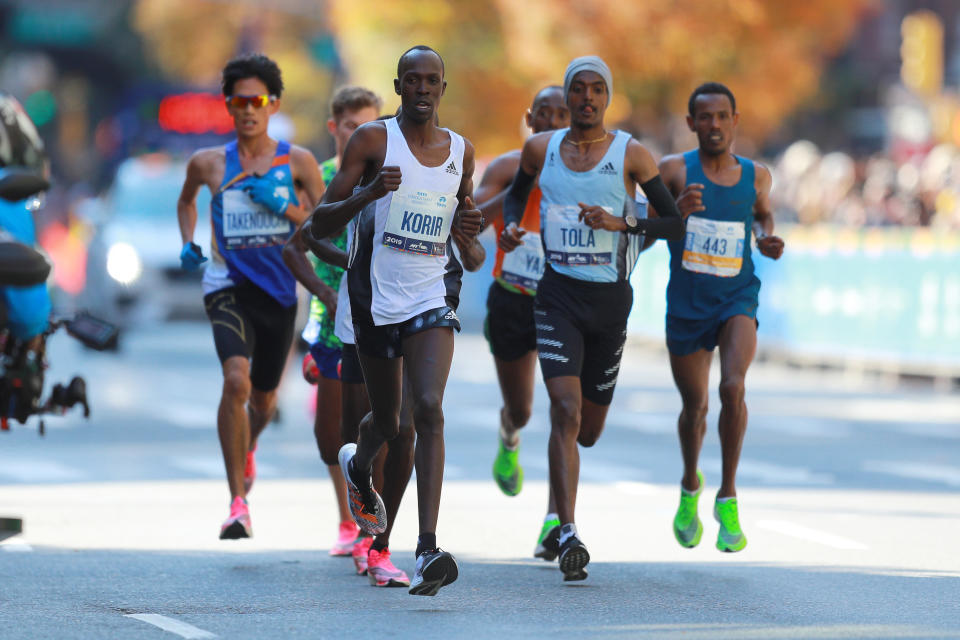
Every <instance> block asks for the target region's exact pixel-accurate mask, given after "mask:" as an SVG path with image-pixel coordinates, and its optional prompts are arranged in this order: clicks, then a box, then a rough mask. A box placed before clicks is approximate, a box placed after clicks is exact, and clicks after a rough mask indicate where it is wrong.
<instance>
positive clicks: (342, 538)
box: [330, 520, 360, 557]
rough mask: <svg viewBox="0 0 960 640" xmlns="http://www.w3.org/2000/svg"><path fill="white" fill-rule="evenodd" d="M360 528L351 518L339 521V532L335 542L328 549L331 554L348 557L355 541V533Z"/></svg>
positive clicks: (356, 533)
mask: <svg viewBox="0 0 960 640" xmlns="http://www.w3.org/2000/svg"><path fill="white" fill-rule="evenodd" d="M359 533H360V529H359V528H357V525H356V524H354V522H353V521H352V520H345V521H343V522H341V523H340V533H339V534H338V535H337V542H336V544H334V545H333V547H331V549H330V555H332V556H344V557H349V556H350V555H351V553H352V552H353V545H354V543H355V542H356V541H357V535H358V534H359Z"/></svg>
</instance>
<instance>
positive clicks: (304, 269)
mask: <svg viewBox="0 0 960 640" xmlns="http://www.w3.org/2000/svg"><path fill="white" fill-rule="evenodd" d="M290 165H291V169H292V170H293V180H294V184H295V185H296V189H297V195H298V196H299V198H298V199H299V200H300V204H299V205H297V206H294V205H293V204H291V205H290V207H288V208H287V211H286V216H287V217H288V218H290V219H291V220H293V221H295V222H296V223H297V224H298V225H300V228H298V229H297V230H296V231H294V232H293V234H292V235H291V236H290V237H289V238H288V239H287V242H286V244H284V246H283V254H282V255H283V262H284V264H286V265H287V268H288V269H290V272H291V273H292V274H293V277H294V278H296V279H297V282H299V283H300V284H302V285H303V286H304V287H306V288H307V291H309V292H310V293H312V294H313V295H315V296H317V297H318V298H320V300H321V301H323V302H324V304H326V303H327V301H328V300H329V299H331V293H332V298H333V299H334V300H336V292H335V291H333V290H332V289H331V288H330V287H329V286H327V285H326V284H325V283H324V282H323V281H322V280H320V278H318V277H317V275H316V273H315V272H314V270H313V265H311V264H310V261H309V260H308V259H307V256H306V250H307V248H306V246H305V244H304V242H303V234H302V229H303V227H302V224H303V222H304V220H306V219H307V217H308V216H309V214H310V211H313V207H314V205H316V203H318V202H319V201H320V198H322V197H323V191H324V187H323V178H322V176H321V175H320V169H319V167H318V165H317V159H316V158H314V157H313V154H312V153H310V152H309V151H307V150H306V149H303V148H302V147H297V146H294V147H291V148H290Z"/></svg>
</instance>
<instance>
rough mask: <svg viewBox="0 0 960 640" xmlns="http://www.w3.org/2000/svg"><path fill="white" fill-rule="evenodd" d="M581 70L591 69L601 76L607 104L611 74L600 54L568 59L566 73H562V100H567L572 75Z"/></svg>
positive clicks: (611, 80) (610, 87)
mask: <svg viewBox="0 0 960 640" xmlns="http://www.w3.org/2000/svg"><path fill="white" fill-rule="evenodd" d="M581 71H593V72H594V73H596V74H598V75H599V76H600V77H601V78H603V81H604V82H605V83H606V85H607V105H608V106H609V104H610V96H612V95H613V74H612V73H610V67H608V66H607V63H606V62H604V61H603V60H602V59H601V58H600V56H581V57H579V58H574V59H573V60H571V61H570V64H568V65H567V71H566V73H564V74H563V101H564V102H566V101H567V95H568V94H569V93H570V84H571V83H572V82H573V77H574V76H575V75H577V74H578V73H580V72H581Z"/></svg>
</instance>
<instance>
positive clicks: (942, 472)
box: [860, 460, 960, 487]
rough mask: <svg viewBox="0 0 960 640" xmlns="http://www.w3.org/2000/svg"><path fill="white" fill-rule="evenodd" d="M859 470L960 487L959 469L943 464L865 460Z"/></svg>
mask: <svg viewBox="0 0 960 640" xmlns="http://www.w3.org/2000/svg"><path fill="white" fill-rule="evenodd" d="M860 468H861V469H863V470H864V471H872V472H874V473H886V474H888V475H892V476H899V477H901V478H910V479H911V480H928V481H930V482H940V483H943V484H945V485H947V486H949V487H960V468H957V467H949V466H947V465H945V464H929V463H926V462H887V461H883V460H866V461H864V463H863V464H862V465H860Z"/></svg>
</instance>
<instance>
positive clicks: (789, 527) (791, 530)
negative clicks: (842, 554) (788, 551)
mask: <svg viewBox="0 0 960 640" xmlns="http://www.w3.org/2000/svg"><path fill="white" fill-rule="evenodd" d="M757 526H758V527H760V528H761V529H766V530H767V531H773V532H774V533H781V534H783V535H785V536H790V537H791V538H798V539H800V540H807V541H809V542H816V543H817V544H822V545H826V546H828V547H833V548H834V549H843V550H848V551H862V550H864V549H866V548H867V546H866V545H865V544H863V543H861V542H857V541H856V540H851V539H850V538H844V537H843V536H838V535H835V534H832V533H827V532H826V531H819V530H817V529H811V528H810V527H805V526H803V525H800V524H796V523H795V522H788V521H786V520H758V521H757Z"/></svg>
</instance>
